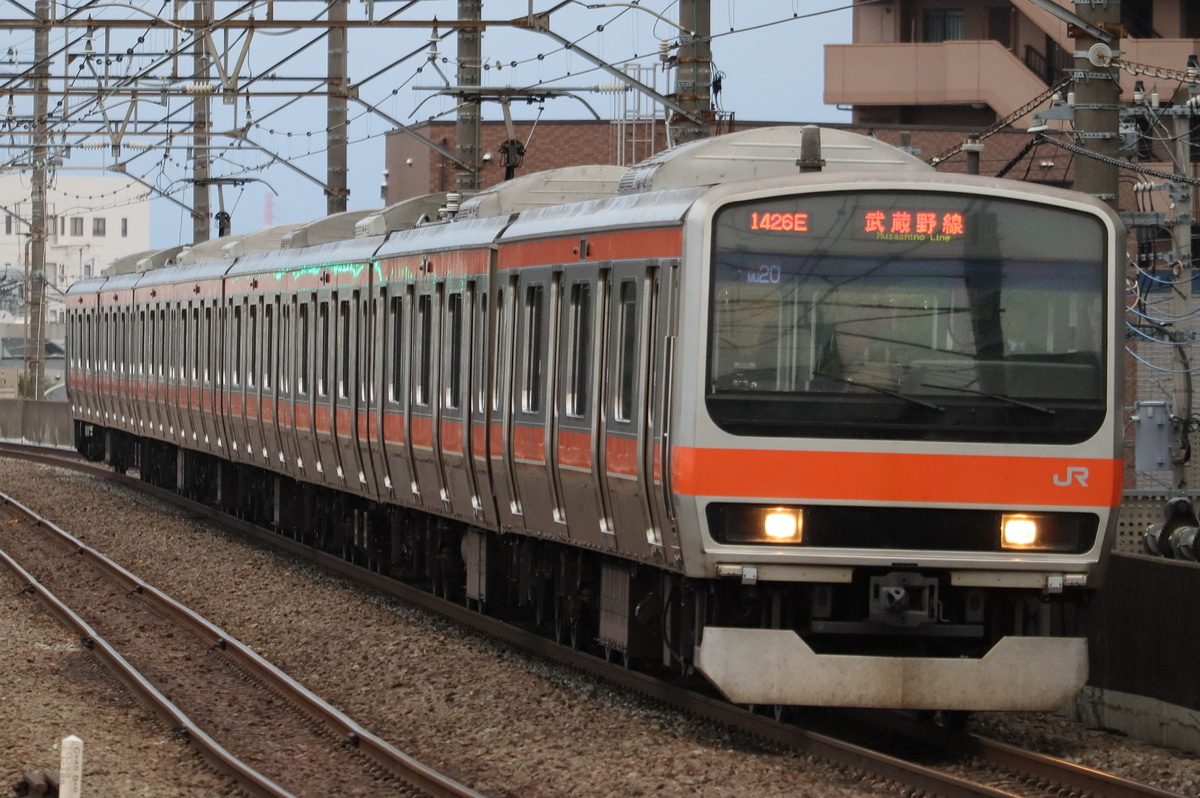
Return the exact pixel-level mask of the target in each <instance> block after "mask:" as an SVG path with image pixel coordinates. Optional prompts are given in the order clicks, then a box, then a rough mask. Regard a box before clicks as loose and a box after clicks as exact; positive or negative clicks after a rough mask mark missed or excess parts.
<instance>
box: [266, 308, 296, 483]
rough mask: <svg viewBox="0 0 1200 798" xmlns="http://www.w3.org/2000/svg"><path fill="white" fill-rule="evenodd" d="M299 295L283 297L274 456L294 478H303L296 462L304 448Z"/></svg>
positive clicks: (279, 313) (274, 465) (277, 466)
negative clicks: (299, 408)
mask: <svg viewBox="0 0 1200 798" xmlns="http://www.w3.org/2000/svg"><path fill="white" fill-rule="evenodd" d="M296 315H297V313H296V295H295V294H282V295H280V297H279V311H278V318H279V334H278V337H279V359H278V363H279V367H278V378H277V379H276V383H275V407H276V411H277V412H276V417H277V419H278V422H277V425H276V426H277V428H278V430H279V448H278V449H277V450H276V452H275V453H273V454H272V455H271V457H272V459H273V461H274V460H277V461H278V462H274V463H273V467H274V468H276V469H278V470H281V471H283V472H284V473H285V474H289V475H291V476H293V477H297V476H299V469H297V467H296V459H297V458H298V457H299V456H300V447H299V444H298V443H297V440H296V435H297V433H296V376H295V375H296V362H297V359H296V343H295V342H296Z"/></svg>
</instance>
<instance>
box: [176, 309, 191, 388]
mask: <svg viewBox="0 0 1200 798" xmlns="http://www.w3.org/2000/svg"><path fill="white" fill-rule="evenodd" d="M176 316H177V326H178V328H179V379H181V380H186V379H187V362H188V345H189V343H188V342H189V341H191V338H189V337H188V334H187V333H188V325H187V322H188V318H187V308H184V307H178V308H176Z"/></svg>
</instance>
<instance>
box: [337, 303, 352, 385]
mask: <svg viewBox="0 0 1200 798" xmlns="http://www.w3.org/2000/svg"><path fill="white" fill-rule="evenodd" d="M338 338H340V339H341V346H339V347H338V351H339V355H338V361H339V362H338V398H339V399H349V398H350V303H349V302H345V301H343V302H341V303H339V304H338Z"/></svg>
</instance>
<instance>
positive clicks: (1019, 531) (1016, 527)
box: [1000, 515, 1038, 549]
mask: <svg viewBox="0 0 1200 798" xmlns="http://www.w3.org/2000/svg"><path fill="white" fill-rule="evenodd" d="M1037 543H1038V519H1037V518H1036V517H1034V516H1032V515H1005V516H1001V518H1000V545H1001V546H1003V547H1004V548H1006V549H1035V548H1037V547H1038V546H1037Z"/></svg>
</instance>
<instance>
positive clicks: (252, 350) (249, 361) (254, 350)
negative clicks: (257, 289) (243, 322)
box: [246, 304, 258, 388]
mask: <svg viewBox="0 0 1200 798" xmlns="http://www.w3.org/2000/svg"><path fill="white" fill-rule="evenodd" d="M257 373H258V305H254V304H252V305H250V335H249V336H248V337H247V338H246V387H247V388H253V387H254V380H255V377H254V375H255V374H257Z"/></svg>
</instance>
